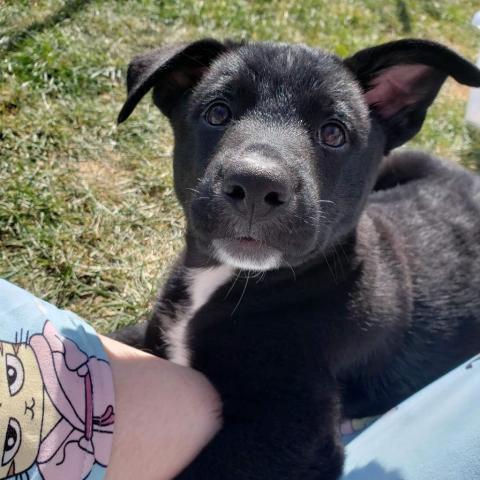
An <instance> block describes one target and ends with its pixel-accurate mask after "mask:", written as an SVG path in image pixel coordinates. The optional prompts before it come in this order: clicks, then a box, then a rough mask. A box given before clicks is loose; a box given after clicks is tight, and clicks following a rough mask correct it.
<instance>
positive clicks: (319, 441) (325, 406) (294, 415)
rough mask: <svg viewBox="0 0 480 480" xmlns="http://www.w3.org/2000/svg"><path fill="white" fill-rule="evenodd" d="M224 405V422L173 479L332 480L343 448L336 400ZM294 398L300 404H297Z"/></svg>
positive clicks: (300, 400)
mask: <svg viewBox="0 0 480 480" xmlns="http://www.w3.org/2000/svg"><path fill="white" fill-rule="evenodd" d="M323 397H324V398H323V399H318V400H319V401H318V402H314V401H311V400H313V397H312V398H311V399H309V400H307V401H305V392H302V395H301V398H298V399H295V398H293V397H292V402H289V403H288V404H283V405H281V406H279V405H273V404H272V405H270V406H269V405H266V404H263V405H259V406H258V407H257V408H254V409H252V406H251V405H248V406H247V405H246V406H245V410H248V415H247V414H246V412H245V411H244V412H242V409H241V405H238V407H239V410H238V411H237V412H235V413H233V412H231V414H228V411H229V410H230V409H231V405H228V404H227V405H226V408H225V410H226V415H225V423H224V427H223V428H222V430H221V431H220V432H219V433H218V434H217V436H216V437H215V438H214V439H213V440H212V441H211V442H210V443H209V444H208V445H207V446H206V447H205V449H204V450H203V451H202V452H201V453H200V454H199V456H198V457H197V458H196V459H195V460H194V461H193V463H192V464H191V465H190V466H188V467H187V468H186V469H185V470H184V471H183V472H182V473H181V474H180V475H178V476H177V477H176V480H336V479H337V478H339V476H340V475H341V470H342V464H343V450H342V447H341V446H340V442H339V439H338V434H337V419H338V417H337V400H336V398H334V397H333V396H331V395H330V396H328V397H327V396H325V395H323ZM297 400H298V401H297Z"/></svg>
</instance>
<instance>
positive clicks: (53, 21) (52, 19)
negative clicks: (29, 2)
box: [0, 0, 92, 53]
mask: <svg viewBox="0 0 480 480" xmlns="http://www.w3.org/2000/svg"><path fill="white" fill-rule="evenodd" d="M91 1H92V0H67V1H66V2H65V4H64V5H63V6H62V7H61V8H59V9H58V10H57V11H56V12H54V13H52V14H51V15H49V16H48V17H46V18H45V19H44V20H42V21H40V22H33V23H32V24H31V25H29V26H28V27H27V28H24V29H23V30H20V31H18V32H16V33H13V35H12V36H11V37H10V38H9V40H8V41H7V42H6V43H5V44H4V45H3V46H2V47H0V51H2V52H3V53H8V52H13V51H16V50H18V49H20V48H21V47H22V45H23V42H24V41H25V40H26V39H28V38H29V37H31V36H33V35H34V34H36V33H40V32H43V31H44V30H47V29H48V28H51V27H54V26H55V25H57V24H58V23H60V22H63V21H64V20H66V19H67V18H71V17H72V16H73V15H74V14H75V13H77V12H78V11H80V10H81V9H82V8H84V7H86V6H87V5H88V4H89V3H91Z"/></svg>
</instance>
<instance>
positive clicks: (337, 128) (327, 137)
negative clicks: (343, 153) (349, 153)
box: [319, 122, 347, 148]
mask: <svg viewBox="0 0 480 480" xmlns="http://www.w3.org/2000/svg"><path fill="white" fill-rule="evenodd" d="M319 137H320V141H321V142H322V143H323V144H324V145H326V146H327V147H332V148H339V147H341V146H343V145H345V143H346V141H347V135H346V133H345V129H344V128H343V127H342V125H340V124H339V123H336V122H328V123H325V124H323V125H322V126H321V127H320V131H319Z"/></svg>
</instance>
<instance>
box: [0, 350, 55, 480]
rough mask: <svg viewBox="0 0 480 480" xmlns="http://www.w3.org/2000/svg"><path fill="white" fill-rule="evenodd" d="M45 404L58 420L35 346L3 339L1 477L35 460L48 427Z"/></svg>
mask: <svg viewBox="0 0 480 480" xmlns="http://www.w3.org/2000/svg"><path fill="white" fill-rule="evenodd" d="M46 397H47V398H46ZM45 400H46V401H45ZM45 407H48V410H49V413H50V414H49V415H47V416H49V417H50V416H51V414H53V416H54V417H56V418H57V420H58V418H59V417H58V413H57V414H56V415H55V413H56V410H55V408H54V407H53V405H52V404H51V402H50V401H49V399H48V396H46V394H45V389H44V385H43V380H42V376H41V372H40V368H39V365H38V363H37V359H36V357H35V354H34V352H33V350H32V348H31V347H30V346H29V345H28V344H25V343H23V344H20V343H17V344H14V343H6V342H0V457H1V458H0V478H5V477H8V476H10V475H13V474H15V473H19V472H23V471H26V470H28V469H29V468H30V467H31V466H32V465H33V463H34V462H35V459H36V457H37V454H38V450H39V447H40V442H41V440H42V429H43V427H47V425H45V426H44V425H43V421H44V419H45ZM48 423H50V422H48Z"/></svg>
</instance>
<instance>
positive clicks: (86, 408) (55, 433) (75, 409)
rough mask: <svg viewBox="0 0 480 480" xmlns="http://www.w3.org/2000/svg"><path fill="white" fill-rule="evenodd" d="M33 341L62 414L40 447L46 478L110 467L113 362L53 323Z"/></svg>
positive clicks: (50, 392) (48, 387) (40, 465)
mask: <svg viewBox="0 0 480 480" xmlns="http://www.w3.org/2000/svg"><path fill="white" fill-rule="evenodd" d="M30 345H31V347H32V348H33V350H34V352H35V355H36V357H37V361H38V364H39V365H40V370H41V373H42V377H43V380H44V384H45V389H46V392H47V394H48V395H49V397H50V399H51V400H52V403H53V404H54V406H55V407H56V409H57V410H58V412H59V413H60V414H61V416H62V417H63V418H62V419H61V420H60V421H59V422H58V423H57V425H56V426H55V427H54V428H53V430H52V431H51V432H50V433H49V434H48V435H47V437H46V438H45V439H44V440H43V441H42V443H41V445H40V451H39V455H38V457H37V465H38V468H39V469H40V472H41V474H42V476H43V477H44V478H45V480H65V479H69V480H75V479H77V478H78V479H83V478H85V477H86V476H87V475H88V473H89V472H90V471H91V469H92V467H93V465H94V463H98V464H100V465H102V466H106V465H107V464H108V459H109V457H110V450H111V444H112V433H113V425H114V391H113V380H112V372H111V369H110V365H109V364H108V362H106V361H105V360H101V359H97V358H95V357H89V356H88V355H86V354H85V353H84V352H82V351H81V350H80V349H79V348H78V346H77V345H76V344H75V343H74V342H72V341H71V340H69V339H67V338H64V337H63V336H61V335H59V333H58V332H57V331H56V330H55V327H54V326H53V324H52V323H51V322H47V323H46V324H45V327H44V330H43V334H37V335H33V336H32V337H31V339H30ZM72 472H75V474H73V475H72ZM77 472H78V473H77Z"/></svg>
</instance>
